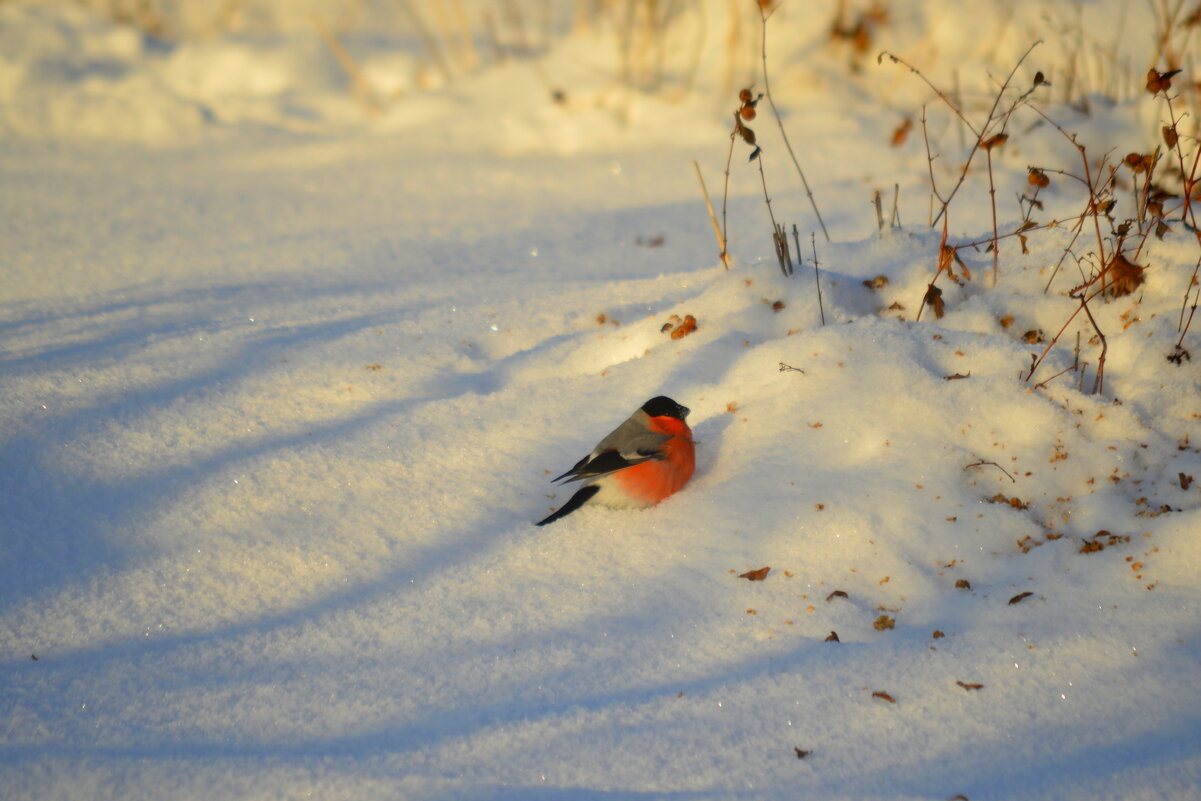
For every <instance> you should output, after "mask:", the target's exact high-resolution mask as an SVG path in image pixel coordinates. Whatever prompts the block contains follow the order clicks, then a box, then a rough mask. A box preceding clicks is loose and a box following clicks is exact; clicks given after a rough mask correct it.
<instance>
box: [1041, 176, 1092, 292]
mask: <svg viewBox="0 0 1201 801" xmlns="http://www.w3.org/2000/svg"><path fill="white" fill-rule="evenodd" d="M1094 205H1095V204H1094V202H1093V198H1092V195H1089V199H1088V204H1087V205H1086V206H1085V208H1084V211H1082V212H1080V216H1079V217H1077V218H1076V222H1075V223H1074V224H1073V225H1072V240H1071V241H1070V242H1068V244H1067V246H1066V247H1064V249H1063V253H1062V254H1061V255H1060V257H1059V261H1057V262H1056V263H1055V269H1054V270H1052V271H1051V277H1050V278H1048V279H1047V285H1046V286H1044V287H1043V294H1044V295H1045V294H1047V293H1048V292H1050V291H1051V283H1052V282H1053V281H1054V280H1055V276H1056V275H1058V274H1059V268H1060V267H1062V266H1063V263H1064V261H1066V260H1067V257H1068V255H1069V254H1070V253H1071V252H1072V248H1073V247H1074V246H1075V244H1076V240H1077V239H1079V238H1080V234H1082V233H1084V218H1085V217H1087V216H1088V211H1089V209H1090V208H1092V207H1093V206H1094Z"/></svg>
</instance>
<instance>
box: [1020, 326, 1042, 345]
mask: <svg viewBox="0 0 1201 801" xmlns="http://www.w3.org/2000/svg"><path fill="white" fill-rule="evenodd" d="M1022 339H1024V340H1026V342H1028V343H1029V344H1031V345H1041V344H1042V343H1043V342H1046V341H1047V339H1046V335H1045V334H1043V330H1042V329H1041V328H1032V329H1030V330H1029V331H1027V332H1026V333H1024V334H1022Z"/></svg>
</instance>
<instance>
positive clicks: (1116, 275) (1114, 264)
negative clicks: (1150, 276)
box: [1106, 253, 1147, 298]
mask: <svg viewBox="0 0 1201 801" xmlns="http://www.w3.org/2000/svg"><path fill="white" fill-rule="evenodd" d="M1145 270H1146V268H1145V267H1140V266H1139V265H1137V264H1135V263H1134V262H1132V261H1130V260H1129V259H1127V258H1126V255H1125V254H1124V253H1118V254H1117V255H1116V256H1114V257H1113V259H1112V260H1111V261H1110V262H1109V271H1110V273H1111V275H1112V276H1113V278H1112V280H1111V281H1110V284H1109V288H1108V289H1107V290H1106V292H1107V293H1108V294H1109V296H1110V297H1114V298H1120V297H1122V296H1124V295H1129V294H1131V293H1132V292H1134V290H1136V289H1138V288H1139V287H1140V286H1142V285H1143V282H1144V281H1146V280H1147V278H1146V276H1144V275H1143V273H1144V271H1145Z"/></svg>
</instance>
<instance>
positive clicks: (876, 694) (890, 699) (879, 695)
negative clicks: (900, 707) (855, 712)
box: [872, 690, 897, 704]
mask: <svg viewBox="0 0 1201 801" xmlns="http://www.w3.org/2000/svg"><path fill="white" fill-rule="evenodd" d="M872 698H879V699H880V700H881V701H887V702H888V703H890V704H895V703H896V702H897V699H895V698H893V697H892V696H891V695H889V694H888V693H886V692H884V691H883V690H876V691H875V692H874V693H872Z"/></svg>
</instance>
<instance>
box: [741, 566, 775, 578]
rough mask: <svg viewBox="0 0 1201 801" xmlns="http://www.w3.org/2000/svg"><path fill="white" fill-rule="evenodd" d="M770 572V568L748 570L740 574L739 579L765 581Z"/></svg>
mask: <svg viewBox="0 0 1201 801" xmlns="http://www.w3.org/2000/svg"><path fill="white" fill-rule="evenodd" d="M770 572H771V568H770V567H761V568H759V569H758V570H748V571H747V572H745V573H739V574H738V578H744V579H746V580H747V581H763V579H765V578H767V574H768V573H770Z"/></svg>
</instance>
